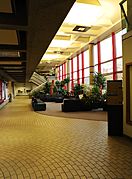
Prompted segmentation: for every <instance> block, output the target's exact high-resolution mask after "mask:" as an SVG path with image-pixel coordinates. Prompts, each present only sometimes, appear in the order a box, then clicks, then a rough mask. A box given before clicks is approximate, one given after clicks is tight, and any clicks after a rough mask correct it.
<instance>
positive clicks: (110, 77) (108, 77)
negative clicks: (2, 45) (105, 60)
mask: <svg viewBox="0 0 132 179" xmlns="http://www.w3.org/2000/svg"><path fill="white" fill-rule="evenodd" d="M105 78H106V80H113V74H111V75H107V76H105Z"/></svg>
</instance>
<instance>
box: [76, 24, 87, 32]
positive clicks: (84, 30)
mask: <svg viewBox="0 0 132 179" xmlns="http://www.w3.org/2000/svg"><path fill="white" fill-rule="evenodd" d="M89 29H90V27H88V26H79V25H77V26H76V27H75V28H74V29H73V31H78V32H87V31H88V30H89Z"/></svg>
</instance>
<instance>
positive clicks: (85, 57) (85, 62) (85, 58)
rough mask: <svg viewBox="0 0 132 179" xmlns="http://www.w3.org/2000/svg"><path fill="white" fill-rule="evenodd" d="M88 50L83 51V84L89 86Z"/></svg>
mask: <svg viewBox="0 0 132 179" xmlns="http://www.w3.org/2000/svg"><path fill="white" fill-rule="evenodd" d="M89 78H90V67H89V50H86V51H84V83H85V84H89V82H90V80H89Z"/></svg>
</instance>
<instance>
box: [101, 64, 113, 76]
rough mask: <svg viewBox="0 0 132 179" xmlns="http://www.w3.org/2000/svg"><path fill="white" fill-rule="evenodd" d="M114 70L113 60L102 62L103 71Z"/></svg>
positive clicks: (109, 71)
mask: <svg viewBox="0 0 132 179" xmlns="http://www.w3.org/2000/svg"><path fill="white" fill-rule="evenodd" d="M111 72H113V61H110V62H107V63H103V64H101V73H102V74H103V73H111Z"/></svg>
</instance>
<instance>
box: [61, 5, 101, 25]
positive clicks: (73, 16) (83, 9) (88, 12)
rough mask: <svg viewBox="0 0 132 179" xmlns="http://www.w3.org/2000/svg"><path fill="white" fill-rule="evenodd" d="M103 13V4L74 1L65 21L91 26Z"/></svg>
mask: <svg viewBox="0 0 132 179" xmlns="http://www.w3.org/2000/svg"><path fill="white" fill-rule="evenodd" d="M102 13H103V12H102V8H101V6H96V5H91V4H83V3H74V5H73V7H72V8H71V10H70V12H69V13H68V15H67V17H66V18H65V20H64V23H66V24H78V25H85V26H91V25H93V24H95V22H96V21H97V19H98V18H99V17H100V16H101V15H102Z"/></svg>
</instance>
